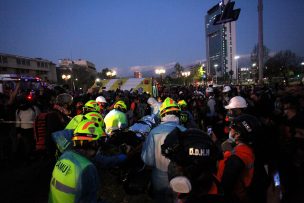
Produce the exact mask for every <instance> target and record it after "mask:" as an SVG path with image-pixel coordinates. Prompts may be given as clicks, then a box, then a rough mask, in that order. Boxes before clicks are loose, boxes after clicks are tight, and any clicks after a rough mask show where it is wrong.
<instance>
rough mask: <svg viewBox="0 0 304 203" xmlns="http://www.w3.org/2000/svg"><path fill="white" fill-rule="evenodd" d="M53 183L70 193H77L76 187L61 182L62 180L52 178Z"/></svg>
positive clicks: (57, 187)
mask: <svg viewBox="0 0 304 203" xmlns="http://www.w3.org/2000/svg"><path fill="white" fill-rule="evenodd" d="M52 185H53V186H54V187H55V188H56V189H57V190H59V191H61V192H64V193H68V194H75V193H76V190H75V188H72V187H70V186H67V185H65V184H63V183H61V182H60V181H58V180H56V179H55V178H52Z"/></svg>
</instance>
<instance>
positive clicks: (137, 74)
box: [134, 71, 142, 78]
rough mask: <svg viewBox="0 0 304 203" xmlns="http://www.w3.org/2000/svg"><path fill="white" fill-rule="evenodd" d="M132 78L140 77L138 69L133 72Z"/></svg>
mask: <svg viewBox="0 0 304 203" xmlns="http://www.w3.org/2000/svg"><path fill="white" fill-rule="evenodd" d="M134 78H142V74H141V72H139V71H135V72H134Z"/></svg>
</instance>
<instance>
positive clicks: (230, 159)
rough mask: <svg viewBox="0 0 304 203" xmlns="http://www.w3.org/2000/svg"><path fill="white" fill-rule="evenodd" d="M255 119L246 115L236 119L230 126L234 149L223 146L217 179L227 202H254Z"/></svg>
mask: <svg viewBox="0 0 304 203" xmlns="http://www.w3.org/2000/svg"><path fill="white" fill-rule="evenodd" d="M257 126H258V121H257V120H256V118H255V117H253V116H250V115H247V114H244V115H241V116H238V117H236V118H235V119H234V120H233V122H232V123H231V126H230V131H229V141H230V142H231V145H232V148H230V147H229V149H228V147H227V148H226V149H225V148H224V146H223V145H222V149H223V153H224V159H222V160H220V161H219V163H218V172H217V178H218V179H219V180H220V182H221V184H222V186H223V190H224V194H225V196H226V199H227V202H231V203H249V202H253V201H252V197H251V196H250V193H249V190H248V189H249V187H250V186H251V183H252V180H253V174H254V170H255V168H254V164H255V154H254V151H253V148H252V142H253V140H254V132H255V128H257Z"/></svg>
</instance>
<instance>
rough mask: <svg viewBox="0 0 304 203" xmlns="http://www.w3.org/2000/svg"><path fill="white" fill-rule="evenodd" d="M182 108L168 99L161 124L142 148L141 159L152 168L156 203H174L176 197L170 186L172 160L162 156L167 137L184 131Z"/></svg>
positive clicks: (162, 108)
mask: <svg viewBox="0 0 304 203" xmlns="http://www.w3.org/2000/svg"><path fill="white" fill-rule="evenodd" d="M179 114H180V108H179V106H178V105H177V103H176V102H175V101H174V100H173V99H171V98H169V97H168V98H166V99H165V101H164V102H163V103H162V105H161V106H160V116H161V124H159V125H158V126H157V127H155V128H153V129H152V130H151V131H150V133H149V135H148V137H147V139H146V140H145V143H144V145H143V148H142V153H141V158H142V160H143V162H144V163H145V164H146V165H148V166H151V167H152V176H151V182H152V188H153V194H152V195H153V200H154V201H155V202H158V203H159V202H174V201H175V200H176V197H175V195H174V193H173V191H172V189H171V188H170V186H169V181H168V165H169V162H170V160H169V159H167V158H166V157H164V156H163V155H162V154H161V145H162V144H163V143H164V140H165V138H166V136H167V135H168V134H169V133H171V132H172V131H174V130H175V129H176V128H179V129H180V130H182V131H184V130H186V129H185V128H184V127H182V126H181V125H179Z"/></svg>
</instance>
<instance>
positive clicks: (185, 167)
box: [161, 128, 225, 203]
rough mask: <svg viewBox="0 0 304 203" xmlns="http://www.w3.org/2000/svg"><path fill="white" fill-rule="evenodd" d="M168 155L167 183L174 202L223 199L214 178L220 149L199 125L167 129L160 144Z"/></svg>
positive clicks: (219, 202)
mask: <svg viewBox="0 0 304 203" xmlns="http://www.w3.org/2000/svg"><path fill="white" fill-rule="evenodd" d="M161 149H162V154H163V155H164V156H165V157H167V158H168V159H170V161H171V162H170V164H169V166H168V176H169V181H170V187H171V188H172V189H173V191H175V192H177V193H178V200H179V201H178V202H183V203H196V202H204V203H224V202H225V199H224V195H223V192H222V188H221V186H220V183H219V181H218V179H217V178H216V169H217V167H216V166H217V160H218V159H219V157H220V153H219V150H218V148H217V147H216V145H215V143H214V142H213V141H212V140H211V138H210V136H209V135H208V134H207V133H205V132H204V131H202V130H200V129H195V128H191V129H188V130H186V131H184V132H182V131H180V130H177V131H176V132H175V133H170V134H169V135H168V136H167V137H166V139H165V141H164V144H163V145H162V146H161Z"/></svg>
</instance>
